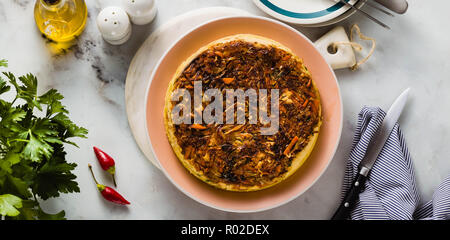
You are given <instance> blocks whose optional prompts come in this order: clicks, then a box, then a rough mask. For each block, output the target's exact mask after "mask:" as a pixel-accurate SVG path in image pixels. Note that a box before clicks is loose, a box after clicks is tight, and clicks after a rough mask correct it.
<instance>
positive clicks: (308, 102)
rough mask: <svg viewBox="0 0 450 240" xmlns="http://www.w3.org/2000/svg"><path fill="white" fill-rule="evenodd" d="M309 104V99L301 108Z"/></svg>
mask: <svg viewBox="0 0 450 240" xmlns="http://www.w3.org/2000/svg"><path fill="white" fill-rule="evenodd" d="M308 103H309V99H306V101H305V102H304V103H303V105H302V107H306V105H308Z"/></svg>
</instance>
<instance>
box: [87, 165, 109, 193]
mask: <svg viewBox="0 0 450 240" xmlns="http://www.w3.org/2000/svg"><path fill="white" fill-rule="evenodd" d="M88 167H89V171H90V172H91V175H92V178H93V179H94V181H95V184H97V188H98V190H99V191H100V192H101V191H103V189H105V186H104V185H102V184H100V183H98V181H97V179H96V178H95V175H94V171H92V165H91V164H88Z"/></svg>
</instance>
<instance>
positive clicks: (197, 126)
mask: <svg viewBox="0 0 450 240" xmlns="http://www.w3.org/2000/svg"><path fill="white" fill-rule="evenodd" d="M191 128H193V129H198V130H203V129H206V127H205V126H202V125H200V124H192V125H191Z"/></svg>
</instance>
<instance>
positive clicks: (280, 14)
mask: <svg viewBox="0 0 450 240" xmlns="http://www.w3.org/2000/svg"><path fill="white" fill-rule="evenodd" d="M345 1H347V2H349V3H350V4H356V3H357V2H358V0H345ZM253 2H254V3H255V4H256V6H258V7H259V8H260V9H261V10H263V11H264V12H266V13H267V14H269V15H271V16H273V17H275V18H277V19H279V20H282V21H284V22H289V23H295V24H300V25H305V26H308V25H312V26H316V25H325V24H323V23H330V24H331V23H333V22H335V21H332V20H333V19H336V18H339V19H340V20H343V19H344V18H341V17H340V16H341V15H343V14H344V13H346V12H347V11H348V10H350V11H349V12H353V11H352V10H351V9H350V7H348V6H345V5H344V4H343V3H339V1H337V0H253ZM359 2H362V1H359ZM355 6H357V7H358V4H356V5H355ZM347 16H350V14H346V17H347Z"/></svg>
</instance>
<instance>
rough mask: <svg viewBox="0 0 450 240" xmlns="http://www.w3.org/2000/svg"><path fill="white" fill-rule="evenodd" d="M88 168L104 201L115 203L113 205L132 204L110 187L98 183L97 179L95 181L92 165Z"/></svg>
mask: <svg viewBox="0 0 450 240" xmlns="http://www.w3.org/2000/svg"><path fill="white" fill-rule="evenodd" d="M88 166H89V170H90V171H91V174H92V177H93V178H94V181H95V183H96V184H97V188H98V190H99V191H100V193H101V194H102V196H103V198H104V199H106V200H108V201H110V202H113V203H117V204H121V205H128V204H130V202H128V201H127V200H126V199H125V198H124V197H122V195H120V194H119V193H118V192H117V191H116V190H114V189H112V188H110V187H108V186H105V185H102V184H99V183H98V182H97V179H95V176H94V172H93V171H92V166H91V164H88Z"/></svg>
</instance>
